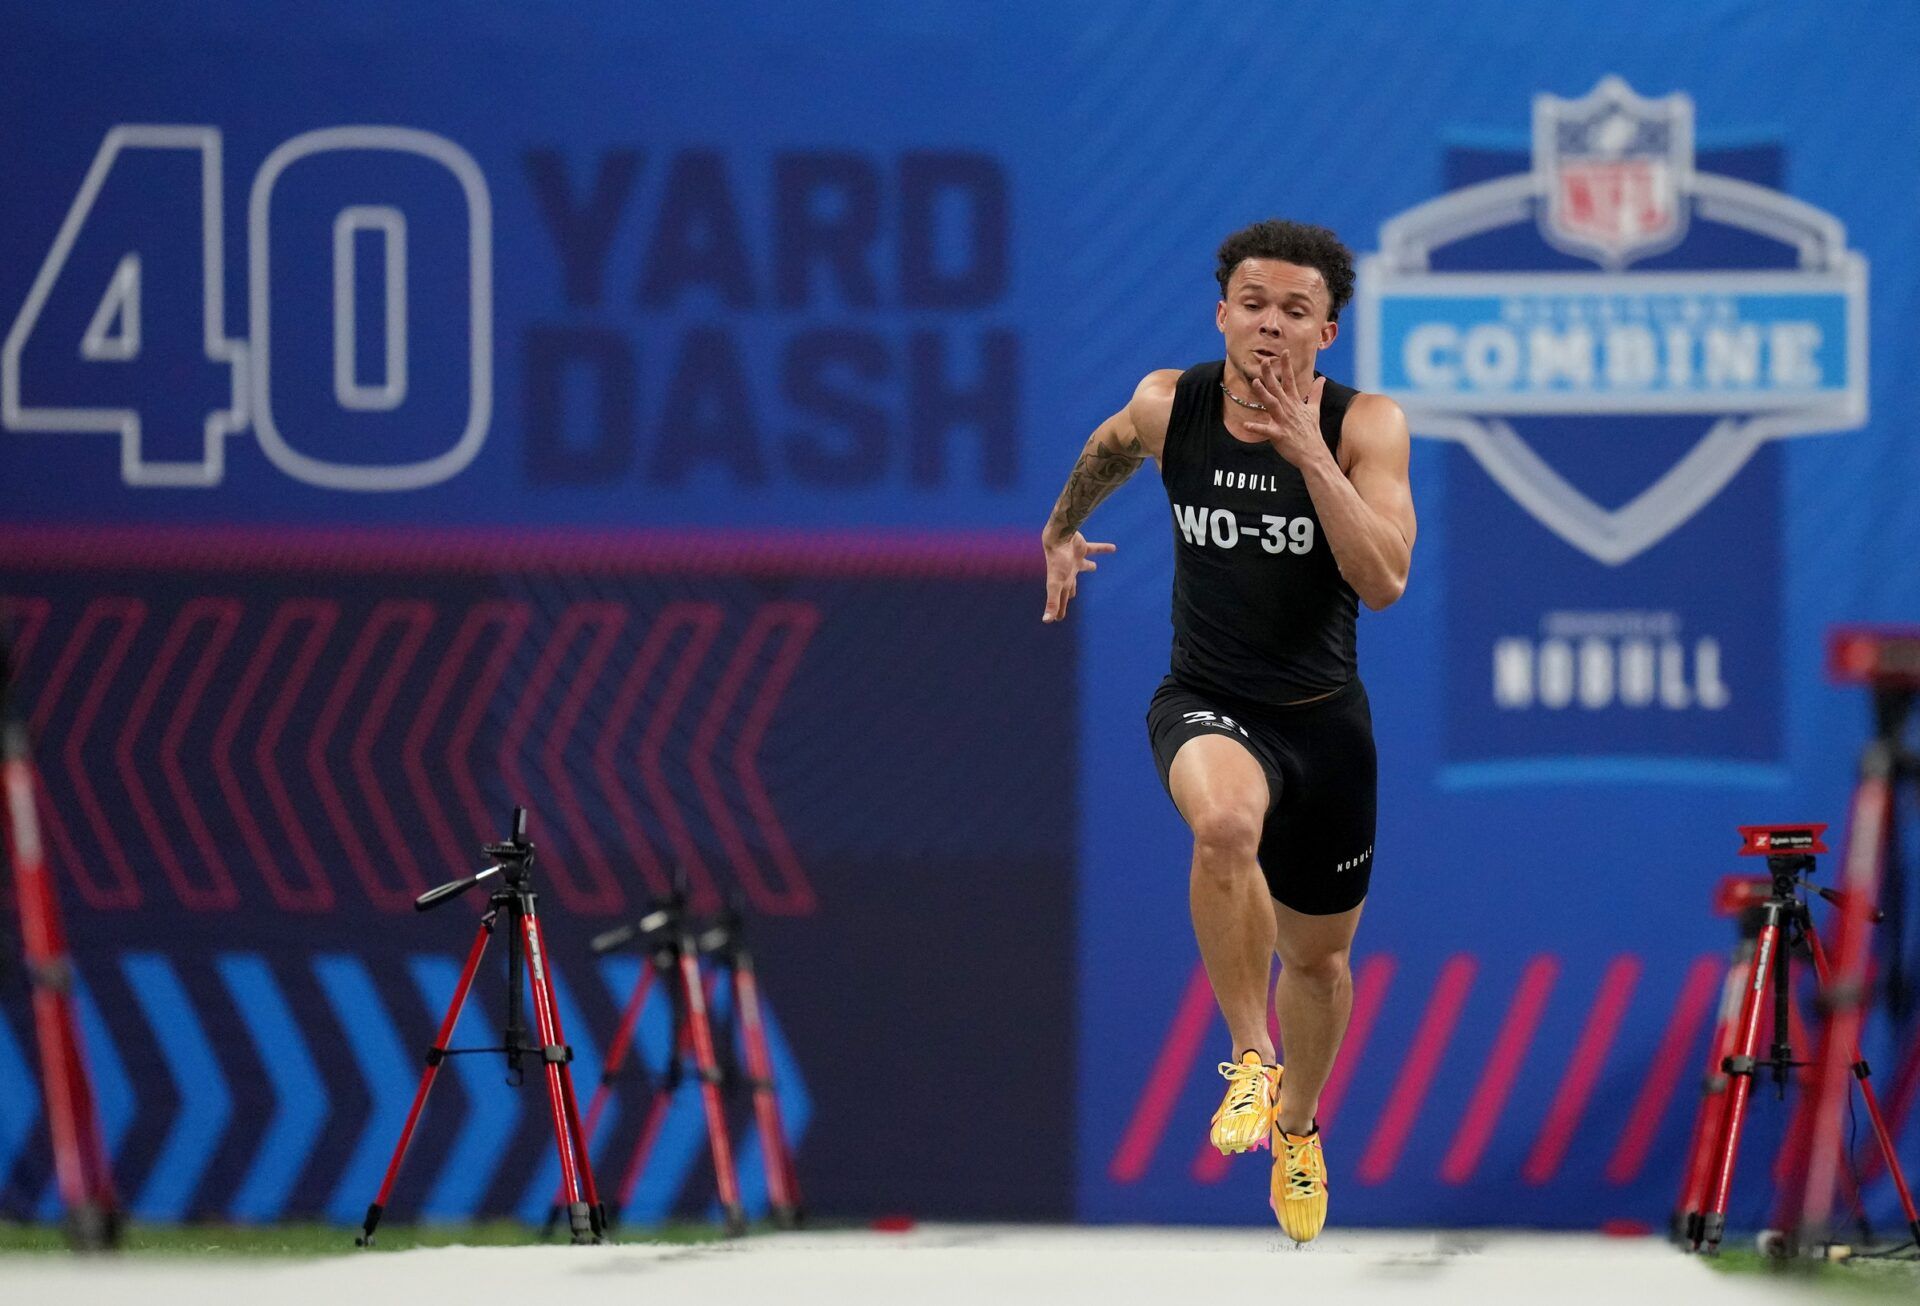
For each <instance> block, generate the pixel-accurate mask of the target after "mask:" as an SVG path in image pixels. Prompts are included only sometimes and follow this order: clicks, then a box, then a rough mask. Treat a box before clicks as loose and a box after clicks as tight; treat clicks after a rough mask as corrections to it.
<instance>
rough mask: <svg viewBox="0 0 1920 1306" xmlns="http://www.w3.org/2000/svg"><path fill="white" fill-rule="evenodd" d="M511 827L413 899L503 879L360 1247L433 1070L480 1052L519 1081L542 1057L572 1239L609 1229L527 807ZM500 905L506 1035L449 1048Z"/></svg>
mask: <svg viewBox="0 0 1920 1306" xmlns="http://www.w3.org/2000/svg"><path fill="white" fill-rule="evenodd" d="M512 828H513V834H512V837H511V838H509V839H506V840H504V841H503V842H500V843H490V844H487V845H486V846H485V847H483V848H482V849H481V851H482V852H483V853H485V854H486V855H487V857H488V858H490V859H491V860H492V861H493V865H492V866H489V867H488V868H487V869H486V870H484V871H481V872H480V873H479V874H478V875H470V876H468V877H467V878H466V879H464V880H454V881H451V882H450V883H447V884H443V885H441V886H439V887H438V888H435V889H429V890H427V892H425V893H423V894H421V895H420V896H419V897H418V898H416V899H415V900H414V904H413V905H414V909H415V910H416V911H431V910H433V908H435V907H438V906H439V905H440V904H441V903H443V902H448V901H450V900H452V899H454V898H457V897H459V896H460V895H461V894H463V893H465V892H466V891H467V890H469V889H471V888H473V887H474V886H475V885H477V884H479V883H480V882H481V881H482V880H485V879H487V878H488V877H490V876H493V875H499V876H500V877H501V880H500V884H499V887H497V888H495V889H494V890H493V892H492V894H491V895H490V896H489V897H488V899H487V902H488V904H489V907H488V910H487V914H486V915H484V916H482V917H481V918H480V928H479V929H478V930H477V931H476V932H475V933H474V936H473V947H472V948H470V949H469V950H468V952H467V964H466V966H465V968H464V969H462V970H461V972H460V982H459V983H458V984H456V985H455V986H454V990H453V1000H452V1002H451V1003H450V1004H449V1005H448V1007H447V1015H446V1019H445V1020H444V1021H442V1022H441V1024H440V1032H439V1033H438V1034H437V1035H435V1036H434V1040H433V1046H432V1047H429V1048H428V1049H427V1068H426V1071H425V1073H424V1074H422V1075H421V1077H420V1088H419V1091H418V1092H416V1093H415V1094H414V1095H413V1109H412V1110H410V1111H408V1112H407V1123H406V1124H405V1125H404V1126H402V1128H401V1130H400V1142H399V1144H398V1145H397V1146H396V1147H395V1148H394V1149H393V1160H392V1162H391V1163H390V1164H389V1165H388V1166H387V1177H386V1179H385V1180H384V1181H383V1182H382V1183H381V1185H380V1192H379V1194H378V1196H376V1197H375V1198H374V1199H373V1203H372V1205H370V1206H368V1207H367V1218H366V1222H365V1224H364V1225H363V1226H362V1229H361V1234H360V1236H359V1237H358V1238H356V1239H355V1240H354V1241H355V1242H356V1243H358V1244H359V1245H360V1246H362V1247H371V1246H373V1231H374V1228H375V1227H376V1226H377V1225H378V1224H379V1223H380V1216H381V1213H382V1212H384V1211H385V1210H386V1205H387V1198H388V1197H390V1196H391V1195H392V1193H393V1182H394V1180H395V1179H396V1178H398V1177H399V1174H400V1163H401V1162H402V1161H403V1160H405V1159H406V1155H407V1145H408V1144H409V1143H411V1142H412V1141H413V1129H414V1126H415V1125H416V1124H418V1123H419V1120H420V1112H421V1109H422V1108H423V1107H425V1106H426V1104H427V1094H428V1093H429V1092H431V1091H432V1089H433V1080H434V1076H435V1075H437V1074H438V1073H439V1071H440V1063H441V1062H442V1061H444V1060H446V1059H447V1058H448V1057H450V1056H458V1055H461V1054H463V1053H474V1052H503V1053H505V1054H506V1058H507V1070H508V1072H509V1074H511V1075H512V1077H513V1082H514V1083H515V1084H518V1083H519V1082H520V1078H521V1074H522V1071H521V1061H522V1059H523V1058H524V1057H526V1056H529V1055H531V1056H537V1057H539V1058H540V1064H541V1068H542V1069H543V1070H544V1071H545V1074H546V1086H547V1106H548V1109H549V1111H550V1112H551V1114H552V1118H553V1141H554V1145H555V1146H556V1147H557V1148H558V1149H559V1152H560V1191H561V1195H562V1198H563V1200H564V1204H565V1207H566V1212H567V1223H568V1226H569V1227H570V1229H571V1230H572V1233H573V1241H574V1242H576V1243H597V1242H599V1241H600V1239H601V1236H602V1235H603V1233H604V1232H605V1230H606V1211H605V1210H604V1209H603V1208H602V1206H601V1205H600V1194H599V1191H598V1190H597V1189H596V1188H595V1187H594V1183H593V1167H592V1165H591V1163H590V1160H589V1158H588V1155H587V1143H586V1135H585V1133H584V1132H583V1131H582V1130H581V1128H580V1107H579V1105H578V1103H577V1102H576V1100H575V1098H574V1095H573V1075H572V1073H571V1071H570V1070H569V1067H568V1063H569V1062H571V1061H572V1060H573V1049H572V1048H570V1047H568V1046H567V1043H566V1035H565V1034H564V1033H562V1032H561V1029H560V1008H559V1007H558V1006H557V1005H555V1003H554V1000H553V982H552V980H551V978H550V977H549V976H548V974H547V953H546V946H545V944H544V943H543V942H542V940H541V937H540V922H539V920H538V918H537V917H536V916H535V914H534V907H533V903H534V897H535V894H534V892H533V880H532V876H531V869H532V866H533V845H532V844H530V843H528V842H527V810H526V808H524V807H516V808H514V809H513V826H512ZM502 909H505V911H506V912H507V920H508V928H507V1026H506V1037H505V1039H504V1040H503V1041H502V1045H501V1046H500V1047H488V1048H450V1047H448V1046H447V1043H448V1041H449V1040H451V1039H452V1038H453V1030H454V1026H455V1025H456V1024H458V1023H459V1020H460V1008H461V1007H462V1006H464V1005H465V1004H466V1000H467V991H468V990H469V989H470V988H472V987H473V977H474V974H475V972H477V971H478V970H479V969H480V959H481V958H482V957H483V956H485V955H486V951H487V941H488V940H489V939H490V938H491V937H492V935H493V929H494V925H495V924H496V922H497V921H498V919H499V915H500V912H501V910H502ZM523 970H524V971H525V973H526V984H527V987H528V991H529V992H531V993H532V995H533V1024H534V1033H535V1035H536V1036H537V1037H538V1040H539V1041H538V1042H529V1041H528V1039H527V1030H526V1027H525V1025H524V1024H523V1023H522V1016H521V1011H520V984H521V972H522V971H523Z"/></svg>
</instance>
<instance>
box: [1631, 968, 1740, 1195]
mask: <svg viewBox="0 0 1920 1306" xmlns="http://www.w3.org/2000/svg"><path fill="white" fill-rule="evenodd" d="M1726 968H1727V962H1726V958H1724V957H1715V956H1706V957H1700V958H1697V959H1695V961H1694V963H1693V966H1692V968H1691V969H1689V970H1688V971H1687V978H1686V979H1685V981H1684V982H1682V984H1681V985H1680V997H1679V999H1678V1000H1677V1001H1676V1002H1675V1003H1674V1004H1673V1018H1672V1019H1671V1020H1669V1021H1668V1022H1667V1032H1666V1034H1665V1035H1664V1036H1663V1037H1662V1038H1661V1040H1660V1048H1659V1050H1658V1051H1657V1052H1655V1053H1654V1054H1653V1069H1652V1070H1650V1071H1649V1072H1648V1073H1647V1082H1646V1085H1645V1086H1644V1087H1643V1088H1642V1089H1641V1090H1640V1096H1639V1098H1638V1099H1636V1100H1635V1102H1634V1104H1633V1112H1632V1114H1631V1115H1629V1116H1628V1117H1627V1127H1626V1128H1625V1129H1622V1130H1621V1131H1620V1141H1619V1143H1618V1144H1616V1145H1615V1146H1614V1149H1613V1159H1612V1160H1610V1161H1608V1162H1607V1182H1608V1183H1610V1184H1625V1183H1631V1182H1633V1180H1634V1179H1636V1178H1637V1177H1639V1174H1640V1168H1641V1167H1642V1166H1644V1165H1645V1164H1646V1163H1647V1152H1648V1150H1649V1149H1650V1148H1651V1147H1652V1146H1653V1139H1654V1135H1656V1134H1658V1133H1659V1132H1660V1125H1661V1123H1662V1121H1663V1120H1664V1119H1665V1117H1666V1114H1667V1104H1668V1103H1669V1102H1671V1101H1672V1100H1673V1093H1674V1090H1675V1089H1676V1088H1677V1087H1679V1084H1680V1077H1681V1075H1682V1074H1684V1073H1685V1071H1686V1069H1687V1065H1688V1054H1689V1053H1691V1052H1692V1051H1693V1041H1694V1039H1695V1038H1696V1037H1698V1035H1699V1033H1700V1024H1701V1022H1702V1021H1703V1020H1705V1019H1706V1016H1707V1012H1708V1011H1709V1010H1711V1008H1712V1007H1713V1000H1714V998H1715V997H1716V996H1718V994H1719V991H1720V981H1721V976H1722V973H1723V972H1724V971H1725V970H1726Z"/></svg>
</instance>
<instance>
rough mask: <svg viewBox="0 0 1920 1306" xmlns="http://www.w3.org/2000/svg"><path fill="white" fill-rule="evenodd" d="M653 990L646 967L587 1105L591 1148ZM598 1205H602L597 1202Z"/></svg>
mask: <svg viewBox="0 0 1920 1306" xmlns="http://www.w3.org/2000/svg"><path fill="white" fill-rule="evenodd" d="M652 987H653V967H651V966H643V967H641V969H640V978H639V979H638V980H637V981H635V983H634V986H633V991H632V992H631V993H630V994H628V996H627V1005H626V1007H625V1009H624V1010H622V1011H621V1013H620V1027H619V1028H618V1029H616V1030H615V1031H614V1033H613V1042H612V1043H610V1044H608V1045H607V1060H606V1063H605V1064H604V1065H603V1066H602V1067H601V1068H600V1082H599V1083H598V1084H595V1085H594V1088H593V1097H592V1098H591V1099H589V1100H588V1102H587V1123H586V1128H585V1130H584V1133H585V1139H586V1141H585V1144H584V1146H587V1147H591V1146H592V1143H593V1137H594V1131H595V1130H597V1129H599V1127H600V1113H601V1111H602V1110H603V1109H605V1107H606V1104H607V1097H608V1096H609V1095H610V1094H611V1093H612V1091H613V1080H614V1076H616V1075H618V1074H619V1073H620V1071H621V1070H622V1069H624V1068H625V1066H626V1064H627V1054H628V1053H629V1052H631V1051H632V1050H633V1035H634V1031H635V1030H636V1029H638V1028H639V1025H640V1013H641V1011H642V1010H644V1009H645V1007H646V1005H647V991H648V990H649V989H651V988H652ZM563 1201H564V1199H563V1197H562V1196H561V1195H560V1194H559V1193H558V1192H556V1193H555V1195H554V1199H553V1207H552V1209H551V1210H550V1211H549V1212H548V1213H547V1228H548V1229H549V1230H551V1229H552V1228H553V1226H554V1224H555V1223H557V1222H558V1219H559V1212H560V1208H561V1206H562V1204H563ZM596 1205H598V1203H596ZM601 1224H602V1226H603V1227H604V1226H605V1224H606V1210H605V1208H604V1207H602V1208H601Z"/></svg>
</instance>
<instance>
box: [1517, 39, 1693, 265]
mask: <svg viewBox="0 0 1920 1306" xmlns="http://www.w3.org/2000/svg"><path fill="white" fill-rule="evenodd" d="M1533 153H1534V160H1535V166H1536V167H1538V168H1539V169H1540V171H1541V173H1542V175H1543V176H1544V177H1545V178H1546V181H1547V207H1546V224H1545V227H1544V233H1545V235H1546V237H1547V239H1548V241H1550V242H1551V243H1552V244H1554V245H1555V246H1556V247H1558V248H1560V249H1564V250H1566V251H1567V252H1568V253H1569V254H1579V255H1585V256H1587V257H1590V258H1592V259H1594V260H1595V261H1597V262H1598V263H1600V264H1601V265H1602V266H1603V267H1606V268H1609V269H1619V268H1622V267H1625V266H1626V265H1627V264H1628V263H1631V262H1633V261H1634V260H1635V259H1637V258H1644V257H1646V256H1647V255H1650V254H1659V253H1662V252H1663V251H1666V250H1669V249H1672V248H1673V247H1674V246H1675V245H1677V244H1679V243H1680V239H1681V237H1682V236H1684V235H1686V231H1687V210H1686V207H1685V206H1684V205H1683V204H1682V203H1681V202H1680V199H1681V196H1682V195H1683V194H1684V193H1685V192H1686V189H1687V185H1688V181H1689V174H1690V173H1691V172H1692V170H1693V101H1691V100H1689V99H1688V98H1687V97H1686V96H1684V95H1669V96H1666V97H1665V98H1664V99H1659V100H1644V99H1641V98H1640V97H1639V96H1638V95H1635V94H1634V93H1633V91H1632V90H1631V89H1630V88H1629V87H1628V86H1627V84H1626V83H1625V82H1623V81H1621V80H1620V79H1619V78H1618V77H1609V78H1607V79H1606V80H1605V81H1603V82H1601V83H1600V85H1598V86H1596V87H1595V88H1594V89H1593V93H1592V94H1591V95H1588V96H1585V97H1584V98H1582V99H1578V100H1562V99H1559V98H1558V97H1556V96H1552V95H1542V96H1540V97H1539V98H1538V99H1536V100H1535V101H1534V104H1533Z"/></svg>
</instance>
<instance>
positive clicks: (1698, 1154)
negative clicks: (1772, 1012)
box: [1674, 938, 1753, 1247]
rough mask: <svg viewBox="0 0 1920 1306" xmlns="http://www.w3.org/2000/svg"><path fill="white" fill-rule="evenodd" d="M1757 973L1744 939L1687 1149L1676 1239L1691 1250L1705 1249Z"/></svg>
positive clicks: (1724, 995) (1723, 997) (1724, 989)
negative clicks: (1718, 1153) (1731, 1084)
mask: <svg viewBox="0 0 1920 1306" xmlns="http://www.w3.org/2000/svg"><path fill="white" fill-rule="evenodd" d="M1752 973H1753V940H1752V939H1750V938H1743V939H1741V940H1740V942H1739V944H1738V945H1737V946H1736V947H1735V948H1734V950H1733V960H1732V962H1731V964H1730V965H1729V966H1728V967H1727V978H1726V983H1725V984H1723V985H1722V986H1721V989H1720V1013H1719V1015H1718V1016H1717V1017H1716V1018H1715V1020H1714V1026H1713V1040H1712V1042H1711V1043H1710V1044H1709V1045H1708V1056H1707V1074H1706V1078H1705V1080H1704V1081H1703V1082H1702V1084H1701V1088H1700V1111H1699V1113H1698V1114H1697V1115H1696V1116H1695V1117H1694V1121H1693V1136H1692V1139H1691V1141H1689V1142H1688V1144H1687V1168H1686V1172H1685V1174H1686V1178H1685V1182H1684V1185H1683V1186H1682V1188H1681V1190H1680V1205H1679V1207H1678V1208H1677V1209H1676V1211H1675V1213H1674V1236H1675V1237H1676V1238H1677V1239H1678V1240H1679V1241H1680V1242H1681V1243H1682V1244H1683V1245H1684V1246H1688V1247H1698V1246H1699V1245H1700V1234H1701V1224H1702V1221H1703V1220H1704V1219H1705V1218H1706V1216H1705V1212H1706V1205H1707V1185H1708V1184H1709V1183H1711V1182H1712V1181H1713V1160H1714V1147H1715V1145H1716V1144H1717V1143H1718V1142H1719V1141H1720V1133H1721V1129H1722V1127H1723V1125H1724V1124H1725V1121H1726V1114H1727V1111H1726V1108H1727V1084H1728V1080H1727V1072H1726V1070H1725V1063H1726V1060H1727V1058H1728V1057H1730V1056H1732V1055H1733V1039H1734V1030H1735V1028H1736V1025H1737V1022H1738V1020H1739V1016H1740V999H1741V997H1742V995H1744V994H1745V993H1746V991H1747V981H1748V979H1749V978H1750V977H1751V975H1752Z"/></svg>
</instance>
